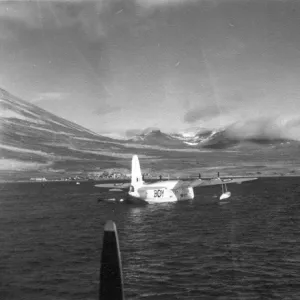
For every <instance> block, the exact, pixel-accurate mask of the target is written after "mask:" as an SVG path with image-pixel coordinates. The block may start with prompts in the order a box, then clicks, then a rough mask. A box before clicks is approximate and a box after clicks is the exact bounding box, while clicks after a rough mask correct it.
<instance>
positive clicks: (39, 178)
mask: <svg viewBox="0 0 300 300" xmlns="http://www.w3.org/2000/svg"><path fill="white" fill-rule="evenodd" d="M30 181H47V179H46V178H45V177H36V178H35V177H32V178H30Z"/></svg>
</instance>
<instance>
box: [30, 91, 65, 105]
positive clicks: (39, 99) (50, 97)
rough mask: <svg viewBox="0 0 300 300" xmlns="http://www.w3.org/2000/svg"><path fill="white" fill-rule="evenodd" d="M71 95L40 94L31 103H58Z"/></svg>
mask: <svg viewBox="0 0 300 300" xmlns="http://www.w3.org/2000/svg"><path fill="white" fill-rule="evenodd" d="M68 95H69V93H61V92H43V93H39V94H38V95H37V96H36V97H35V98H34V99H33V100H32V101H31V102H32V103H37V102H43V101H57V100H63V99H65V97H66V96H68Z"/></svg>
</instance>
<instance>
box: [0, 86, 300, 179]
mask: <svg viewBox="0 0 300 300" xmlns="http://www.w3.org/2000/svg"><path fill="white" fill-rule="evenodd" d="M229 129H230V128H225V129H222V130H214V131H211V130H201V131H199V132H197V131H196V132H194V133H193V134H189V135H186V134H184V133H173V134H170V133H163V132H161V131H160V130H152V131H150V132H145V133H142V134H140V135H137V136H135V137H133V138H131V139H128V140H117V139H112V138H109V137H105V136H101V135H99V134H96V133H94V132H92V131H90V130H88V129H86V128H83V127H82V126H79V125H78V124H75V123H73V122H70V121H67V120H65V119H63V118H60V117H57V116H55V115H53V114H51V113H49V112H47V111H45V110H43V109H41V108H39V107H38V106H36V105H33V104H31V103H29V102H26V101H23V100H22V99H19V98H17V97H14V96H13V95H11V94H10V93H8V92H7V91H5V90H3V89H0V135H1V141H0V151H1V152H0V153H1V155H0V180H4V179H17V178H27V179H28V178H30V177H31V176H45V175H47V177H49V178H51V177H59V176H64V175H66V174H68V175H69V174H83V173H86V172H97V171H100V170H103V169H106V168H110V169H111V168H125V169H126V170H128V171H129V170H130V165H131V157H132V155H133V154H138V155H139V158H140V160H141V164H142V167H143V168H144V169H147V170H150V171H152V172H154V171H164V172H165V173H173V174H175V173H176V172H177V173H178V172H179V173H180V172H181V173H182V172H184V173H185V174H197V173H199V172H200V171H201V172H202V171H203V172H208V173H209V172H213V173H215V170H216V169H219V170H225V171H226V172H227V173H232V172H234V170H239V172H242V171H243V170H245V169H247V170H250V171H251V172H257V171H263V170H267V169H268V170H275V169H276V172H289V171H294V170H298V165H299V164H298V153H299V142H298V141H292V140H287V139H274V138H272V139H271V138H270V139H268V138H267V137H259V136H257V137H255V136H254V137H253V136H252V137H251V138H247V139H246V138H243V139H242V138H237V137H235V136H234V135H232V132H231V131H230V130H229ZM243 172H244V171H243ZM177 173H176V174H177Z"/></svg>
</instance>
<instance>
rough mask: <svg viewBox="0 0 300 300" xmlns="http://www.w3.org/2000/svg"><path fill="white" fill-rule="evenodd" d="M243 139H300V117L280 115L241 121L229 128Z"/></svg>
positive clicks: (234, 134) (231, 132) (233, 134)
mask: <svg viewBox="0 0 300 300" xmlns="http://www.w3.org/2000/svg"><path fill="white" fill-rule="evenodd" d="M227 131H228V133H229V134H230V135H232V136H234V137H238V138H241V139H244V138H247V139H249V138H255V139H293V140H300V118H299V117H291V118H284V117H282V116H280V115H278V116H270V117H260V118H253V119H248V120H245V121H239V122H236V123H234V124H232V125H231V126H229V127H228V129H227Z"/></svg>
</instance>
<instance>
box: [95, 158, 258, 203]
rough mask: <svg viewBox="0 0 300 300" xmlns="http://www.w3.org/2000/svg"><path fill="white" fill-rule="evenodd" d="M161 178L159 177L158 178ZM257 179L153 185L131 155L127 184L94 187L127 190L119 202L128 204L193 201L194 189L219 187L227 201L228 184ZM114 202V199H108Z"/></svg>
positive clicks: (210, 179) (165, 182) (213, 179)
mask: <svg viewBox="0 0 300 300" xmlns="http://www.w3.org/2000/svg"><path fill="white" fill-rule="evenodd" d="M160 178H161V177H160ZM256 179H257V178H243V177H235V178H220V177H219V173H218V177H217V178H205V179H204V178H201V176H200V175H199V179H195V180H189V181H183V180H166V181H162V180H160V181H157V182H154V183H146V182H145V181H144V178H143V176H142V172H141V168H140V162H139V159H138V156H137V155H133V157H132V164H131V182H128V183H108V184H96V185H95V187H100V188H109V191H110V192H118V191H124V190H126V189H129V190H128V193H127V195H126V197H125V199H121V200H120V201H121V202H123V201H124V202H130V203H137V204H138V203H165V202H176V201H184V200H192V199H194V197H195V195H194V187H197V186H200V187H202V186H211V185H221V187H222V194H221V196H220V200H224V199H228V198H229V197H230V196H231V193H230V192H229V191H228V190H227V184H229V183H242V182H245V181H252V180H256ZM108 200H109V201H114V198H110V199H108Z"/></svg>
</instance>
